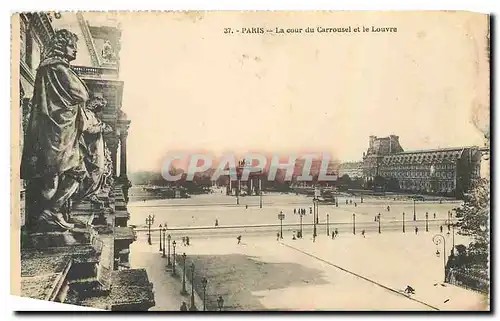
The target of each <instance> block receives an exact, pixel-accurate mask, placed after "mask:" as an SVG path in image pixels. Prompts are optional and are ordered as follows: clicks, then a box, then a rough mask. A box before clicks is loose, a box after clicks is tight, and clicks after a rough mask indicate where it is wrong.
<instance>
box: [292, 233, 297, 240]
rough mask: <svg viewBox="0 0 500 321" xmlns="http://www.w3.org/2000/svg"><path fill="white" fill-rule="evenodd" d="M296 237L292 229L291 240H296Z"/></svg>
mask: <svg viewBox="0 0 500 321" xmlns="http://www.w3.org/2000/svg"><path fill="white" fill-rule="evenodd" d="M296 239H297V238H296V237H295V231H293V237H292V240H296Z"/></svg>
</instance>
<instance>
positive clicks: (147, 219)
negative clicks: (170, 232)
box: [146, 214, 155, 245]
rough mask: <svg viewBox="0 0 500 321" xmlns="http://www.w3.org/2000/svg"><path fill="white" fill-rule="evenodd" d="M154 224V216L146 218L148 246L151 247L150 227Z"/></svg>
mask: <svg viewBox="0 0 500 321" xmlns="http://www.w3.org/2000/svg"><path fill="white" fill-rule="evenodd" d="M154 222H155V216H154V215H153V216H151V214H149V215H148V217H146V224H147V225H148V244H149V245H152V243H151V225H152V224H153V223H154Z"/></svg>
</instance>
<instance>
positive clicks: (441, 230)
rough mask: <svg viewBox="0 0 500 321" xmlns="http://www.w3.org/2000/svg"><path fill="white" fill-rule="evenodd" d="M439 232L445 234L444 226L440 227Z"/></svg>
mask: <svg viewBox="0 0 500 321" xmlns="http://www.w3.org/2000/svg"><path fill="white" fill-rule="evenodd" d="M439 231H440V232H441V233H443V225H441V226H440V227H439Z"/></svg>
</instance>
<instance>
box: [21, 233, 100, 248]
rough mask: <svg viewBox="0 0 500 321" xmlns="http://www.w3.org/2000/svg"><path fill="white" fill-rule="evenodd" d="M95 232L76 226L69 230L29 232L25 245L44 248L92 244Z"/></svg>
mask: <svg viewBox="0 0 500 321" xmlns="http://www.w3.org/2000/svg"><path fill="white" fill-rule="evenodd" d="M94 234H95V233H93V232H92V230H91V229H89V228H75V229H74V230H72V231H67V232H47V233H28V234H27V235H26V241H25V242H24V244H23V247H26V248H28V247H29V248H37V249H44V248H49V247H63V246H73V245H85V244H91V242H92V239H93V237H94Z"/></svg>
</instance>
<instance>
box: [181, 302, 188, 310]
mask: <svg viewBox="0 0 500 321" xmlns="http://www.w3.org/2000/svg"><path fill="white" fill-rule="evenodd" d="M187 310H188V307H187V304H186V302H182V304H181V311H187Z"/></svg>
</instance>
